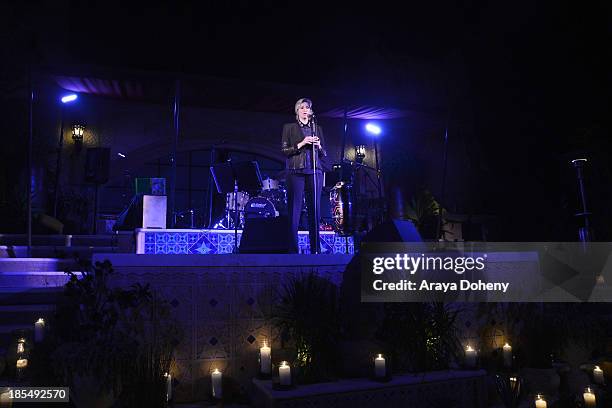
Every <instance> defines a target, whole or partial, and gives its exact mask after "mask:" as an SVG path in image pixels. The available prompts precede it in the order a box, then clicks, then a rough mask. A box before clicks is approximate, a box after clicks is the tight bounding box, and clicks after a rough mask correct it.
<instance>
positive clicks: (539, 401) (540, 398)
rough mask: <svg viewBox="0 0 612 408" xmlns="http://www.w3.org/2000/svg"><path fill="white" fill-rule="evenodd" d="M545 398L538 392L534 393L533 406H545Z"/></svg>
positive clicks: (542, 407)
mask: <svg viewBox="0 0 612 408" xmlns="http://www.w3.org/2000/svg"><path fill="white" fill-rule="evenodd" d="M547 405H548V404H546V400H545V399H544V397H543V396H541V395H540V394H538V395H536V400H535V406H536V408H546V406H547Z"/></svg>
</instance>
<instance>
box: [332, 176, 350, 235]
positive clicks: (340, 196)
mask: <svg viewBox="0 0 612 408" xmlns="http://www.w3.org/2000/svg"><path fill="white" fill-rule="evenodd" d="M329 204H330V207H331V216H332V225H333V227H334V230H335V231H336V232H337V233H338V234H339V235H351V234H352V233H353V232H354V225H353V224H354V215H353V186H352V185H351V184H347V183H344V182H342V181H340V182H338V183H336V185H335V186H334V187H333V188H332V190H331V192H330V193H329Z"/></svg>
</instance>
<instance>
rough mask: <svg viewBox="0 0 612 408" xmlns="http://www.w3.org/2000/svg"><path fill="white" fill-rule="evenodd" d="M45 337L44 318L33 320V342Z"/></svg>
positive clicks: (38, 341)
mask: <svg viewBox="0 0 612 408" xmlns="http://www.w3.org/2000/svg"><path fill="white" fill-rule="evenodd" d="M44 338H45V319H43V318H40V319H38V320H37V321H35V322H34V343H40V342H41V341H43V339H44Z"/></svg>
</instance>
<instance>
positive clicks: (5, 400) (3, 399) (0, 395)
mask: <svg viewBox="0 0 612 408" xmlns="http://www.w3.org/2000/svg"><path fill="white" fill-rule="evenodd" d="M12 406H13V399H12V398H11V389H10V388H6V389H5V390H4V391H3V392H0V407H2V408H4V407H12Z"/></svg>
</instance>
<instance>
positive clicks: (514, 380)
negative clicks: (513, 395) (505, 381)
mask: <svg viewBox="0 0 612 408" xmlns="http://www.w3.org/2000/svg"><path fill="white" fill-rule="evenodd" d="M510 388H511V389H515V388H516V377H510Z"/></svg>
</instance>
